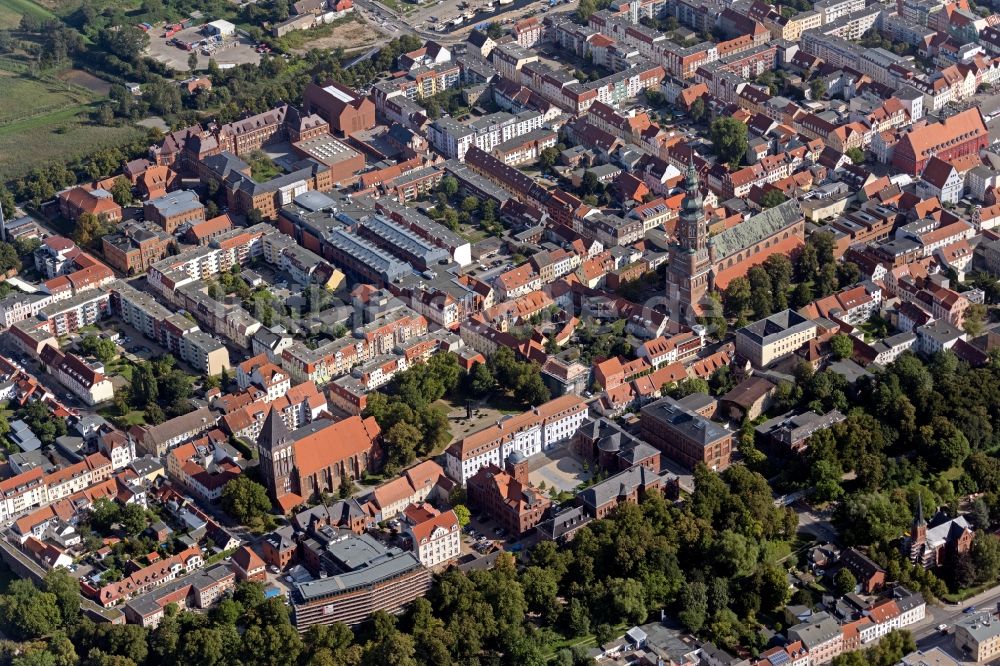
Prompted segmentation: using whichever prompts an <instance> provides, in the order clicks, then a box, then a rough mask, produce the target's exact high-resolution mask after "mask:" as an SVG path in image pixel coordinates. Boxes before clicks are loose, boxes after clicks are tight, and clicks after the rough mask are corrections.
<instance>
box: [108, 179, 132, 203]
mask: <svg viewBox="0 0 1000 666" xmlns="http://www.w3.org/2000/svg"><path fill="white" fill-rule="evenodd" d="M111 196H112V198H113V199H114V200H115V203H116V204H118V205H119V206H122V207H125V206H128V205H129V204H131V203H132V184H131V183H130V182H128V178H126V177H125V176H118V177H117V178H115V182H114V185H112V186H111Z"/></svg>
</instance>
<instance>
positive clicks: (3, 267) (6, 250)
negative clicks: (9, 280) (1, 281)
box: [0, 241, 21, 273]
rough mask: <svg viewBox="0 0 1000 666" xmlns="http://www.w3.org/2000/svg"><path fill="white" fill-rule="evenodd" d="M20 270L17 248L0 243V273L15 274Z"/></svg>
mask: <svg viewBox="0 0 1000 666" xmlns="http://www.w3.org/2000/svg"><path fill="white" fill-rule="evenodd" d="M20 268H21V258H20V257H19V256H18V254H17V248H16V247H14V246H13V245H11V244H10V243H4V242H3V241H0V273H9V272H10V271H15V272H16V271H17V270H18V269H20Z"/></svg>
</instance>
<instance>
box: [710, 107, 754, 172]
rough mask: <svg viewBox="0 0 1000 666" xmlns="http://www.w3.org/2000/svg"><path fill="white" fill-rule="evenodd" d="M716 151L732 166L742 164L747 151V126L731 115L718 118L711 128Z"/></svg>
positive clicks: (711, 136) (711, 137)
mask: <svg viewBox="0 0 1000 666" xmlns="http://www.w3.org/2000/svg"><path fill="white" fill-rule="evenodd" d="M709 138H710V139H711V140H712V145H714V146H715V152H716V154H717V155H718V156H719V158H720V159H721V160H722V161H723V162H727V163H728V164H729V166H730V168H736V167H738V166H739V165H740V162H741V161H742V160H743V157H744V156H745V155H746V152H747V126H746V125H744V124H743V123H741V122H740V121H739V120H737V119H735V118H731V117H728V116H727V117H723V118H718V119H716V120H715V121H713V122H712V125H711V127H710V128H709Z"/></svg>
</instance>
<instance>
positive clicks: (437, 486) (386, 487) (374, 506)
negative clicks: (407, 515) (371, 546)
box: [367, 460, 454, 521]
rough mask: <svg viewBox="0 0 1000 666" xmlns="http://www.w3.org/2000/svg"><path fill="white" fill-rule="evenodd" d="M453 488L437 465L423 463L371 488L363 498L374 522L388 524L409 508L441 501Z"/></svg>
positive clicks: (431, 461)
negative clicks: (365, 497)
mask: <svg viewBox="0 0 1000 666" xmlns="http://www.w3.org/2000/svg"><path fill="white" fill-rule="evenodd" d="M453 486H454V484H453V483H452V481H451V480H450V479H448V478H447V477H446V476H445V475H444V470H443V469H441V466H440V465H438V464H437V463H436V462H434V461H433V460H426V461H424V462H422V463H418V464H417V465H414V466H413V467H410V468H409V469H407V470H405V471H404V472H403V473H402V474H400V475H399V476H397V477H396V478H395V479H393V480H392V481H389V482H387V483H384V484H382V485H381V486H378V487H377V488H375V489H374V490H373V491H372V492H371V493H370V495H368V496H367V504H368V505H370V507H371V513H372V514H373V515H374V519H375V520H376V521H384V520H392V519H393V518H395V517H396V516H397V515H399V514H400V513H401V512H402V511H403V510H404V509H405V508H406V507H407V506H410V505H411V504H423V503H424V502H427V501H428V500H431V499H435V500H436V499H441V498H442V495H445V496H446V495H447V492H448V491H449V490H450V489H451V488H452V487H453Z"/></svg>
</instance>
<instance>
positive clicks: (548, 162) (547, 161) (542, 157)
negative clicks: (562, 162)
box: [538, 146, 559, 171]
mask: <svg viewBox="0 0 1000 666" xmlns="http://www.w3.org/2000/svg"><path fill="white" fill-rule="evenodd" d="M557 161H559V151H558V150H556V149H555V148H554V147H552V146H549V147H548V148H544V149H543V150H542V152H541V153H539V155H538V166H540V167H541V168H542V170H543V171H545V170H548V169H551V168H552V167H554V166H555V165H556V162H557Z"/></svg>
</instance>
